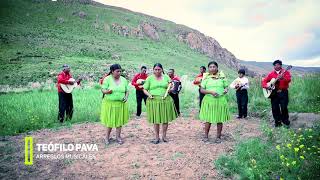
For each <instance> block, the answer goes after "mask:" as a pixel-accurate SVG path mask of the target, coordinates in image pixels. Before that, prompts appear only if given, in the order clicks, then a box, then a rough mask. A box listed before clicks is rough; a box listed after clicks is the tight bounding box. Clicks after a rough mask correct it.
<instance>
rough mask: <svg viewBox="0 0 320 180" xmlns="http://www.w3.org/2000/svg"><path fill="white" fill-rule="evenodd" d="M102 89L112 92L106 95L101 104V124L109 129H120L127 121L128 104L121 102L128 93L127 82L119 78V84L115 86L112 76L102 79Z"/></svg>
mask: <svg viewBox="0 0 320 180" xmlns="http://www.w3.org/2000/svg"><path fill="white" fill-rule="evenodd" d="M102 89H109V90H112V93H111V94H106V95H105V96H104V98H103V100H102V104H101V115H100V119H101V123H102V124H103V125H105V126H106V127H109V128H117V127H121V126H123V125H125V124H127V123H128V121H129V108H128V103H127V102H123V98H124V97H125V94H126V92H127V91H128V81H127V80H126V79H125V78H124V77H122V76H120V84H118V85H117V84H116V83H115V81H114V78H113V76H108V77H106V78H105V79H104V81H103V84H102Z"/></svg>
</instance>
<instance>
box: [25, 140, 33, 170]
mask: <svg viewBox="0 0 320 180" xmlns="http://www.w3.org/2000/svg"><path fill="white" fill-rule="evenodd" d="M24 153H25V154H24V164H25V165H33V139H32V137H31V136H27V137H25V138H24Z"/></svg>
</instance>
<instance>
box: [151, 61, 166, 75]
mask: <svg viewBox="0 0 320 180" xmlns="http://www.w3.org/2000/svg"><path fill="white" fill-rule="evenodd" d="M155 67H159V68H161V69H162V73H163V74H164V71H163V67H162V64H160V63H155V64H154V65H153V69H154V68H155Z"/></svg>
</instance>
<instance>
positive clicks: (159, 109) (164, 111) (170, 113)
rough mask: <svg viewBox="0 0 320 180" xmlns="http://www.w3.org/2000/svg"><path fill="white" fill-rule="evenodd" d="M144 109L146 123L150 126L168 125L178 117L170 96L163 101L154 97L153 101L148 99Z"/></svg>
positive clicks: (159, 97)
mask: <svg viewBox="0 0 320 180" xmlns="http://www.w3.org/2000/svg"><path fill="white" fill-rule="evenodd" d="M146 107H147V118H148V122H149V123H152V124H163V123H168V122H171V121H173V120H174V119H176V118H177V117H178V113H177V110H176V107H175V106H174V103H173V100H172V98H171V96H167V97H166V98H165V99H162V97H161V96H154V99H150V98H148V99H147V105H146Z"/></svg>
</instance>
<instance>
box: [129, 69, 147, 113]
mask: <svg viewBox="0 0 320 180" xmlns="http://www.w3.org/2000/svg"><path fill="white" fill-rule="evenodd" d="M147 77H148V75H147V67H146V66H142V67H141V72H140V73H138V74H136V75H135V76H134V77H133V79H132V81H131V84H132V85H133V86H134V87H135V88H136V99H137V114H136V115H137V116H138V117H140V115H141V104H142V99H143V100H144V104H146V101H147V98H148V97H147V95H145V94H144V93H143V83H144V81H145V80H146V79H147ZM138 80H139V81H138Z"/></svg>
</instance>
